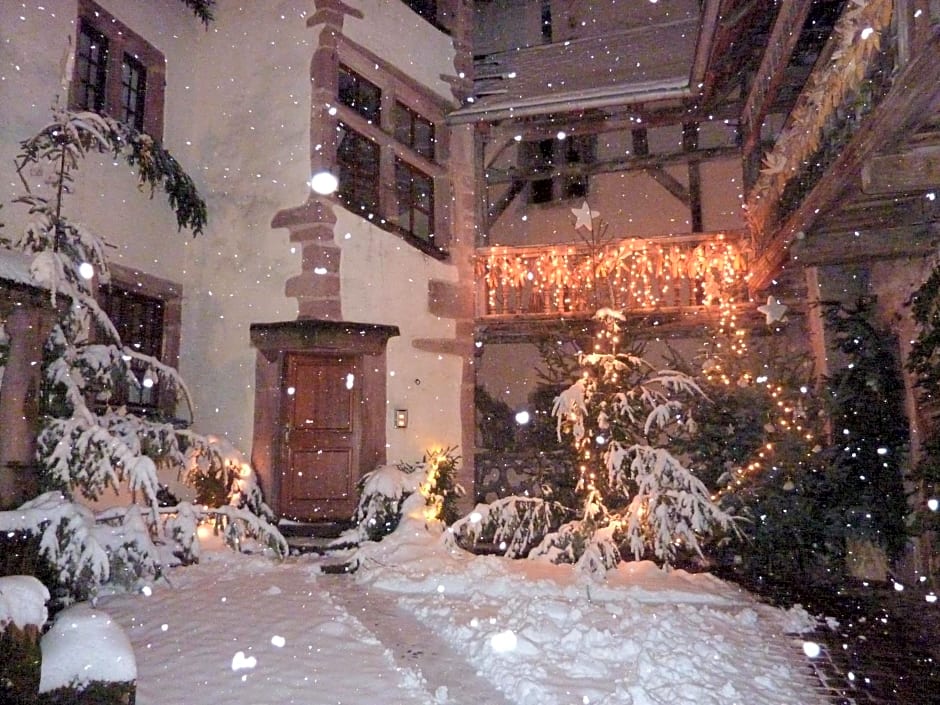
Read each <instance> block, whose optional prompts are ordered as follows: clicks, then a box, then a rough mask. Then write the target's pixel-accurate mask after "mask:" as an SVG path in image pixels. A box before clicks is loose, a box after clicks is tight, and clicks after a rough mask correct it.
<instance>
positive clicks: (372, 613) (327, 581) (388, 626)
mask: <svg viewBox="0 0 940 705" xmlns="http://www.w3.org/2000/svg"><path fill="white" fill-rule="evenodd" d="M320 581H322V582H323V584H324V585H325V586H326V587H327V589H328V590H329V592H330V595H331V596H332V598H333V600H334V601H335V602H336V603H338V604H340V605H342V606H343V607H344V608H345V609H346V610H347V612H348V613H349V614H350V615H352V616H354V617H355V618H356V619H358V620H359V621H360V622H361V623H362V624H363V625H364V626H365V627H366V628H367V629H369V631H371V632H372V634H373V635H375V637H376V638H377V639H379V641H381V642H382V643H383V644H384V645H385V646H386V647H387V648H389V649H391V651H392V653H393V654H394V656H395V660H396V662H397V663H398V664H399V665H401V666H404V667H409V666H413V667H415V668H418V667H420V671H421V675H422V676H424V679H425V681H426V686H427V688H428V689H429V690H430V691H432V692H434V693H435V694H439V695H440V696H441V697H440V698H439V700H440V701H441V702H446V703H447V705H480V703H486V705H511V703H510V701H509V700H506V698H505V697H504V696H503V695H502V694H501V693H500V692H499V691H498V690H496V688H494V687H493V684H492V683H491V682H490V681H489V680H487V679H484V678H483V677H482V676H481V675H480V674H479V673H475V672H474V671H473V669H472V667H470V666H469V665H468V664H467V661H466V659H465V658H464V657H463V656H461V655H459V654H458V653H457V652H456V651H455V650H454V649H453V648H451V646H450V645H449V644H448V643H447V642H445V641H444V640H443V639H442V638H441V637H440V635H439V634H437V633H435V632H433V631H431V630H430V629H429V628H427V627H426V626H424V625H422V624H419V623H417V622H416V621H415V619H414V615H409V614H408V613H406V612H405V611H403V610H402V608H401V607H399V606H398V605H397V604H396V602H397V600H396V597H395V596H394V595H389V594H388V593H385V592H382V591H370V590H369V588H368V587H367V586H362V585H357V584H356V583H355V582H354V581H353V579H352V578H351V577H350V576H340V575H332V576H323V577H322V578H320ZM441 688H444V689H446V690H441ZM445 693H446V700H445V699H444V697H443V696H444V695H445Z"/></svg>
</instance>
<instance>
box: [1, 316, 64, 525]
mask: <svg viewBox="0 0 940 705" xmlns="http://www.w3.org/2000/svg"><path fill="white" fill-rule="evenodd" d="M51 327H52V313H51V311H47V310H43V309H40V308H34V307H30V306H26V305H19V306H14V307H13V309H12V311H11V312H10V315H9V316H8V317H7V319H6V330H7V335H8V336H9V338H10V348H9V354H8V357H7V364H6V368H5V369H4V372H3V382H2V384H0V509H10V508H12V507H18V506H19V505H20V504H22V503H23V502H24V501H26V500H27V499H29V498H30V497H32V496H34V495H35V493H36V484H37V478H36V432H37V430H38V426H39V386H40V383H41V375H42V345H43V341H44V340H45V337H46V335H48V333H49V330H50V329H51Z"/></svg>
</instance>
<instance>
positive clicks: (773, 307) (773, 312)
mask: <svg viewBox="0 0 940 705" xmlns="http://www.w3.org/2000/svg"><path fill="white" fill-rule="evenodd" d="M757 310H758V311H760V312H761V313H763V314H764V316H766V318H767V325H768V326H769V325H771V324H772V323H776V322H777V321H782V320H783V317H784V315H785V314H786V312H787V306H784V305H783V304H782V303H780V302H779V301H777V299H775V298H774V297H773V296H768V297H767V303H766V304H764V305H763V306H758V307H757Z"/></svg>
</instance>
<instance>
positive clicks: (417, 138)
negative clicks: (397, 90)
mask: <svg viewBox="0 0 940 705" xmlns="http://www.w3.org/2000/svg"><path fill="white" fill-rule="evenodd" d="M395 139H396V140H398V141H399V142H401V143H402V144H405V145H408V146H409V147H411V148H412V149H413V150H414V151H415V152H417V153H418V154H420V155H421V156H423V157H427V158H428V159H434V124H433V123H432V122H431V121H430V120H426V119H425V118H423V117H421V116H420V115H418V114H417V113H416V112H415V111H413V110H412V109H411V108H409V107H408V106H406V105H403V104H402V103H395Z"/></svg>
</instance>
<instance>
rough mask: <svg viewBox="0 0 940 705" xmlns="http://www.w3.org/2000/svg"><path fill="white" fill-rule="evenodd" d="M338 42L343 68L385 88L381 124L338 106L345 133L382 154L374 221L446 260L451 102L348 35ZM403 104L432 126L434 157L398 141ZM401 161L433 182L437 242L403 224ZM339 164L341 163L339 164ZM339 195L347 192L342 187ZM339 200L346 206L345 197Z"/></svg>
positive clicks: (339, 59) (434, 230)
mask: <svg viewBox="0 0 940 705" xmlns="http://www.w3.org/2000/svg"><path fill="white" fill-rule="evenodd" d="M339 39H340V41H339V42H338V45H337V60H338V66H342V67H345V69H346V70H348V71H350V72H354V73H355V74H358V75H359V76H361V77H362V78H363V79H365V80H366V81H368V82H369V83H371V84H373V85H375V86H378V88H379V89H380V90H381V103H382V107H381V110H380V113H379V114H380V119H379V123H378V124H376V123H375V122H373V121H370V120H368V119H366V118H365V117H363V116H362V115H361V114H360V113H359V112H358V111H357V110H355V109H353V108H351V107H349V106H347V105H344V104H343V103H342V102H339V101H338V104H337V105H336V106H335V108H336V110H335V115H334V116H333V117H334V120H335V121H336V124H337V125H342V127H343V128H344V129H348V130H351V131H352V132H354V133H356V134H357V135H358V136H359V137H361V138H365V139H368V140H370V141H371V142H372V143H374V144H375V145H377V146H378V148H379V150H380V156H379V179H378V190H379V208H378V211H379V212H378V213H374V214H372V215H373V217H372V218H371V222H372V223H373V224H375V225H377V226H378V227H380V228H383V229H385V230H388V231H390V232H393V233H396V234H397V235H399V236H400V237H401V238H402V239H404V240H405V241H406V242H408V243H409V244H411V245H413V246H414V247H416V248H417V249H419V250H421V251H422V252H425V253H426V254H429V255H431V256H432V257H435V258H437V259H446V257H447V249H446V244H447V236H448V234H449V211H448V210H447V209H446V208H445V207H444V204H445V203H446V202H447V201H448V200H449V199H447V197H446V194H447V193H449V187H448V182H447V178H446V177H447V170H446V168H445V167H444V166H443V162H444V161H445V160H446V154H447V144H446V141H445V139H444V137H445V135H446V132H445V131H444V130H443V129H442V127H443V124H444V111H445V110H446V108H447V104H446V102H445V101H444V100H443V99H441V98H439V97H437V96H434V95H433V94H432V93H431V92H430V91H429V90H428V89H426V88H424V87H422V86H420V85H419V84H418V83H417V82H415V81H414V80H413V79H411V78H409V77H408V76H406V75H405V74H403V73H402V72H400V71H399V70H398V69H396V68H395V67H394V66H391V65H390V64H388V63H387V62H385V61H383V60H382V59H380V58H379V57H377V56H375V55H374V54H372V53H371V52H369V51H368V50H367V49H365V48H363V47H360V46H359V45H357V44H355V43H353V42H351V41H349V40H348V39H346V38H345V37H340V38H339ZM398 104H400V105H401V106H402V107H403V108H405V109H407V110H408V111H410V112H411V113H412V114H413V115H415V116H417V118H419V119H421V120H423V121H425V122H426V123H428V124H429V125H430V126H431V127H432V129H433V132H434V138H435V139H434V155H433V158H429V156H426V155H425V154H422V153H420V152H419V151H416V149H415V148H414V145H413V144H409V143H408V142H403V141H401V139H400V138H398V137H396V135H397V134H399V132H400V128H399V127H397V126H396V117H397V116H399V115H401V111H399V110H397V109H396V105H398ZM422 151H425V150H422ZM338 157H339V155H337V162H339V158H338ZM396 163H402V164H404V165H407V167H408V168H409V169H411V170H412V171H414V172H417V173H419V174H422V175H424V176H425V177H427V178H429V179H430V180H431V182H432V184H433V192H434V196H433V202H434V205H435V208H434V213H433V223H432V227H431V232H433V233H434V237H433V238H422V237H419V236H416V235H415V234H413V233H411V232H409V230H408V228H407V227H405V226H404V225H403V224H401V223H399V222H398V219H399V213H400V210H401V209H400V207H399V203H398V197H399V193H398V188H397V181H396V168H397V167H396ZM338 166H341V165H339V163H338ZM339 170H340V171H341V169H339ZM340 191H342V185H341V186H340ZM339 200H340V201H341V202H342V198H339ZM409 212H411V211H409Z"/></svg>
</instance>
